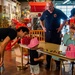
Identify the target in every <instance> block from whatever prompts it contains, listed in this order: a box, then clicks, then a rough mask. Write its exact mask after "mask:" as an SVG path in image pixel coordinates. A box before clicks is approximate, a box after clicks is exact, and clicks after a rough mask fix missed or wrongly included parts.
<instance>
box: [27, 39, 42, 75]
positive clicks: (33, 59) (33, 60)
mask: <svg viewBox="0 0 75 75" xmlns="http://www.w3.org/2000/svg"><path fill="white" fill-rule="evenodd" d="M38 45H39V41H38V40H37V38H33V39H31V41H30V44H29V45H28V47H29V48H30V49H29V51H30V71H31V75H39V73H40V68H39V60H41V59H43V57H42V56H41V57H38V52H37V49H38Z"/></svg>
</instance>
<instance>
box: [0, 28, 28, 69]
mask: <svg viewBox="0 0 75 75" xmlns="http://www.w3.org/2000/svg"><path fill="white" fill-rule="evenodd" d="M28 33H29V29H28V28H27V27H19V28H18V29H17V30H15V29H12V28H0V41H1V43H0V68H1V66H2V65H3V64H2V63H3V56H4V55H3V54H4V49H5V47H6V45H7V44H8V43H9V41H10V40H13V39H15V38H16V37H20V38H22V37H24V36H25V35H26V34H28Z"/></svg>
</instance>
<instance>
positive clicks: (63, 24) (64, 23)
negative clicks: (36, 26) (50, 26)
mask: <svg viewBox="0 0 75 75" xmlns="http://www.w3.org/2000/svg"><path fill="white" fill-rule="evenodd" d="M66 22H67V20H64V21H63V23H62V24H61V25H60V27H59V28H58V29H57V30H58V32H60V31H61V30H62V28H63V26H65V25H66Z"/></svg>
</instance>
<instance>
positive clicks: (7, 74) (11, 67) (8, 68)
mask: <svg viewBox="0 0 75 75" xmlns="http://www.w3.org/2000/svg"><path fill="white" fill-rule="evenodd" d="M8 58H9V57H8ZM8 58H7V54H6V53H5V71H4V73H3V74H2V75H30V70H29V67H28V68H27V69H25V70H19V71H18V70H17V67H16V62H15V58H14V54H13V57H12V61H7V59H8ZM40 70H41V71H40V75H60V74H59V70H56V71H47V70H45V68H44V67H41V68H40ZM66 75H68V74H66Z"/></svg>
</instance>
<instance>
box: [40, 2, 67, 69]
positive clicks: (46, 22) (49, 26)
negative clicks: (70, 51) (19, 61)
mask: <svg viewBox="0 0 75 75" xmlns="http://www.w3.org/2000/svg"><path fill="white" fill-rule="evenodd" d="M61 19H63V20H64V22H63V24H60V21H61ZM40 20H41V21H40V24H41V26H42V29H43V30H44V32H45V42H49V43H55V44H59V45H60V44H61V37H60V34H61V29H62V28H63V26H64V25H65V23H66V20H67V16H66V15H65V14H64V13H63V12H62V11H61V10H59V9H56V8H54V5H53V3H52V1H50V2H47V4H46V10H45V11H44V12H43V14H42V16H41V18H40ZM46 60H47V65H46V68H47V69H49V68H50V60H51V56H49V55H47V58H46ZM56 64H57V66H59V65H60V64H59V62H56Z"/></svg>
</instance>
